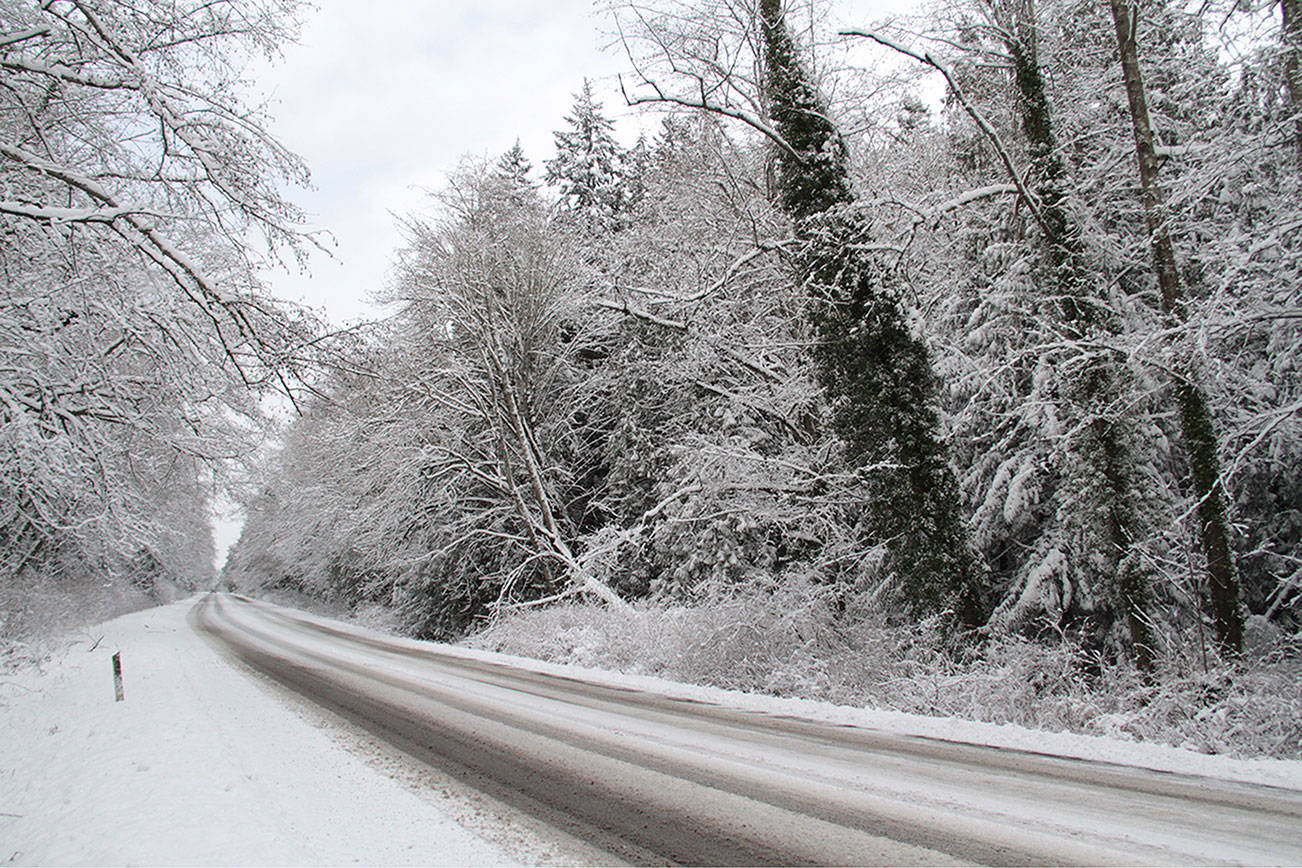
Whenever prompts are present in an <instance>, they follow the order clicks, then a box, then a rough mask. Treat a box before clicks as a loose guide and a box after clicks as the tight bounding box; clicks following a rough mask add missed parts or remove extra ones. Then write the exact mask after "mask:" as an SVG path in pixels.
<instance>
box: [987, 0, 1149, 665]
mask: <svg viewBox="0 0 1302 868" xmlns="http://www.w3.org/2000/svg"><path fill="white" fill-rule="evenodd" d="M1014 15H1015V19H1016V20H1015V21H1014V22H1012V27H1011V28H1006V30H1007V31H1008V32H1009V33H1010V38H1009V39H1008V41H1007V44H1006V47H1007V48H1008V50H1009V53H1010V54H1011V55H1012V58H1013V71H1014V81H1015V84H1016V87H1017V95H1018V106H1019V109H1020V112H1021V116H1022V131H1023V134H1024V135H1025V136H1026V141H1027V149H1028V151H1029V154H1030V158H1031V171H1030V177H1029V179H1028V185H1031V186H1034V188H1035V193H1036V196H1037V197H1038V198H1039V200H1040V214H1041V218H1042V219H1041V220H1040V223H1039V225H1040V227H1041V231H1042V233H1043V236H1042V242H1041V245H1042V248H1043V251H1044V258H1045V261H1046V264H1047V266H1048V269H1047V272H1048V273H1047V274H1044V273H1042V276H1041V279H1042V281H1043V283H1044V284H1047V285H1046V286H1045V287H1044V288H1045V289H1047V290H1048V291H1049V292H1050V293H1051V294H1052V298H1053V304H1052V305H1051V309H1052V311H1053V315H1055V318H1056V319H1057V320H1058V322H1059V323H1060V324H1061V326H1062V327H1063V329H1064V331H1065V332H1066V333H1067V335H1068V336H1069V337H1070V338H1072V339H1073V340H1078V341H1079V340H1085V339H1087V338H1089V337H1090V336H1091V334H1092V333H1093V334H1097V333H1099V332H1114V331H1115V328H1111V327H1109V324H1108V323H1107V322H1106V321H1105V320H1106V317H1105V316H1103V315H1101V314H1100V312H1099V311H1098V310H1097V309H1096V306H1095V305H1094V303H1093V300H1092V299H1091V298H1090V289H1091V286H1092V285H1093V283H1094V281H1093V280H1092V279H1091V278H1092V275H1091V274H1090V272H1089V268H1088V265H1087V263H1086V258H1085V245H1084V242H1083V241H1082V239H1081V235H1080V230H1079V227H1078V226H1077V225H1076V224H1075V221H1073V220H1072V219H1071V216H1070V214H1068V212H1067V208H1066V185H1067V180H1068V179H1067V170H1066V167H1065V166H1063V163H1062V159H1061V157H1060V156H1059V154H1058V146H1057V141H1056V138H1055V136H1054V130H1053V114H1052V110H1051V107H1050V104H1049V97H1048V93H1047V90H1046V87H1045V82H1044V75H1043V73H1042V71H1041V68H1040V62H1039V57H1038V52H1037V45H1036V42H1037V39H1036V21H1035V6H1034V3H1033V0H1021V2H1020V3H1019V4H1018V6H1017V7H1016V11H1015V12H1014ZM1071 376H1072V378H1071V380H1070V381H1069V382H1068V383H1067V396H1068V401H1069V402H1070V404H1071V407H1070V412H1071V413H1073V414H1074V415H1077V416H1079V417H1080V418H1081V419H1082V420H1088V424H1087V425H1086V426H1085V428H1084V430H1085V431H1086V432H1087V433H1086V434H1085V435H1084V442H1083V443H1082V444H1081V446H1080V447H1079V454H1080V458H1081V460H1082V461H1083V463H1084V465H1085V467H1087V468H1088V470H1087V471H1086V472H1087V473H1088V474H1090V475H1092V476H1093V477H1094V478H1095V480H1097V483H1096V484H1097V489H1098V490H1099V491H1100V495H1099V496H1098V497H1097V499H1096V500H1097V502H1096V503H1095V504H1094V506H1095V510H1096V512H1097V513H1098V514H1099V515H1100V516H1101V517H1102V519H1103V522H1102V525H1103V526H1102V528H1101V531H1102V535H1103V537H1104V539H1103V540H1102V543H1103V546H1105V547H1106V548H1107V549H1108V552H1107V564H1108V569H1109V570H1110V571H1111V573H1112V575H1109V576H1105V577H1104V581H1105V582H1108V583H1109V584H1110V585H1111V589H1112V592H1113V594H1114V595H1115V596H1114V601H1113V605H1115V606H1116V608H1117V609H1119V610H1120V611H1121V613H1122V614H1123V615H1124V617H1125V621H1126V625H1127V627H1128V629H1129V633H1130V645H1131V650H1132V652H1133V654H1134V658H1135V663H1136V665H1137V666H1138V667H1139V668H1140V669H1142V670H1145V671H1148V670H1149V669H1151V667H1152V663H1153V654H1152V634H1151V631H1150V630H1149V623H1148V616H1147V613H1146V608H1147V604H1148V598H1149V588H1148V579H1147V576H1146V575H1145V574H1144V573H1143V571H1142V570H1140V569H1139V567H1138V562H1139V558H1138V557H1136V556H1135V552H1134V549H1135V545H1136V542H1137V541H1138V539H1139V538H1140V533H1139V524H1140V519H1139V514H1138V513H1139V510H1138V509H1137V506H1136V504H1137V501H1138V497H1137V494H1136V487H1137V483H1136V480H1135V474H1134V472H1133V468H1134V455H1133V447H1132V443H1131V440H1132V438H1131V437H1130V436H1129V428H1130V426H1129V425H1128V424H1127V422H1128V420H1126V419H1121V418H1115V416H1114V414H1112V413H1110V412H1109V411H1108V408H1109V406H1110V405H1111V404H1112V403H1113V402H1114V401H1115V398H1116V397H1117V391H1118V384H1117V378H1116V376H1115V374H1114V371H1113V369H1112V367H1111V366H1110V365H1109V363H1108V360H1107V359H1106V358H1101V357H1099V356H1097V355H1091V356H1090V358H1089V359H1088V360H1087V361H1086V362H1085V365H1084V367H1083V369H1082V370H1080V371H1079V372H1077V373H1075V374H1074V375H1071Z"/></svg>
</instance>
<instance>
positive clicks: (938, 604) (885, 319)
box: [761, 0, 986, 624]
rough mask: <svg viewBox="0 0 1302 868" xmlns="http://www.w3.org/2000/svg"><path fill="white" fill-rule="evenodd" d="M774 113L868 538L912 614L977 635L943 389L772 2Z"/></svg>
mask: <svg viewBox="0 0 1302 868" xmlns="http://www.w3.org/2000/svg"><path fill="white" fill-rule="evenodd" d="M761 25H762V29H763V35H764V59H765V72H766V85H767V88H768V98H769V104H770V109H769V111H770V114H771V115H772V119H773V121H774V124H775V126H776V128H777V130H778V132H779V133H780V134H781V136H782V138H783V139H784V140H785V141H786V143H787V145H789V146H790V149H791V150H790V151H786V150H784V151H783V152H782V153H781V154H780V155H779V161H778V169H779V178H780V183H781V203H782V207H783V209H784V210H785V211H786V212H787V214H788V215H789V216H790V217H791V218H792V220H793V221H794V223H795V230H796V235H797V238H798V239H799V240H800V242H801V245H800V250H799V253H798V254H797V256H796V258H795V267H796V272H797V275H798V277H799V278H800V279H801V281H802V282H803V283H804V284H805V286H806V288H807V290H808V292H809V293H810V295H811V296H812V298H813V301H814V304H813V309H812V310H813V312H812V324H813V325H814V328H815V330H816V332H817V334H818V337H819V343H818V345H817V347H816V349H815V357H816V360H817V361H818V364H819V368H820V379H821V380H822V384H823V386H824V388H825V389H826V390H827V393H828V396H829V398H830V399H831V401H832V406H833V412H834V419H835V422H836V427H837V431H838V433H839V434H840V435H841V437H842V438H843V439H844V440H845V443H846V446H847V450H848V457H849V459H850V461H851V462H852V463H853V464H854V465H856V466H860V467H863V468H865V471H866V472H867V474H868V476H869V480H870V486H871V491H872V495H871V500H870V503H869V504H868V510H869V524H870V534H871V536H872V537H873V538H874V541H875V542H876V543H877V544H878V545H880V546H884V547H885V548H886V549H887V550H888V551H889V552H890V557H889V559H888V562H887V569H888V570H889V571H890V572H892V573H893V574H894V576H895V582H896V587H897V589H898V591H899V594H900V596H901V598H902V600H903V603H904V605H905V606H906V608H907V609H908V610H909V611H910V612H911V613H912V614H914V615H924V614H928V613H933V612H939V611H944V610H946V609H952V610H954V611H956V612H957V613H958V614H959V616H960V617H961V618H962V620H963V621H964V622H966V623H968V624H976V623H980V622H981V621H982V620H983V618H984V616H985V614H986V602H985V601H983V600H981V599H980V598H979V593H978V591H977V589H976V567H975V564H974V562H973V558H972V556H971V554H970V550H969V547H968V545H967V539H966V534H965V531H964V528H963V522H962V516H961V515H960V513H959V509H958V493H957V492H958V490H957V484H956V483H955V480H954V477H953V473H952V471H951V470H950V469H949V466H948V464H947V462H946V455H945V450H944V447H943V446H942V444H941V443H940V442H939V440H938V438H937V432H936V427H937V419H936V414H935V411H934V409H933V408H934V406H935V401H936V393H937V382H936V377H935V374H934V372H933V371H932V367H931V360H930V358H929V356H928V353H927V349H926V347H925V346H924V345H923V343H922V342H921V341H920V340H919V339H918V338H917V337H915V336H914V335H913V334H912V333H911V331H910V329H909V324H908V322H907V321H906V319H905V316H904V312H903V311H902V310H901V307H900V303H899V300H898V298H897V295H896V292H895V288H894V287H893V286H891V281H890V275H889V273H888V269H887V267H886V266H885V265H884V264H883V263H881V262H880V261H879V260H878V259H877V258H876V257H875V256H874V255H872V254H870V253H866V252H864V248H865V247H866V246H869V245H870V244H871V241H872V235H871V230H870V227H869V226H868V224H867V222H866V220H865V219H864V218H863V217H862V216H860V215H858V214H857V213H856V212H855V209H854V198H855V197H854V193H853V191H852V188H851V184H850V178H849V172H848V168H847V154H846V148H845V143H844V142H843V140H842V139H841V136H840V134H839V133H838V131H837V129H836V126H835V125H834V124H833V123H832V121H831V120H830V119H829V118H828V117H827V114H826V111H825V109H824V108H823V107H822V105H821V100H820V99H819V97H818V94H817V91H816V90H815V86H814V83H813V82H812V81H811V80H810V77H809V75H808V74H807V73H806V72H805V70H804V67H803V65H802V64H801V62H800V59H799V56H798V54H797V49H796V47H795V45H794V43H793V41H792V39H791V35H790V33H789V32H788V30H787V27H786V23H785V20H784V18H783V15H782V8H781V2H780V0H763V2H762V3H761Z"/></svg>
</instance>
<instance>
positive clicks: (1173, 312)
mask: <svg viewBox="0 0 1302 868" xmlns="http://www.w3.org/2000/svg"><path fill="white" fill-rule="evenodd" d="M1108 2H1109V5H1110V6H1111V9H1112V20H1113V23H1114V24H1115V25H1116V32H1117V48H1118V50H1119V51H1120V55H1121V75H1122V79H1123V80H1124V81H1125V85H1126V97H1127V99H1128V100H1129V103H1130V118H1131V122H1132V125H1133V127H1134V131H1135V153H1136V155H1137V157H1138V160H1139V182H1140V187H1141V192H1142V197H1143V203H1144V215H1145V218H1146V219H1147V223H1148V235H1149V243H1150V245H1151V246H1152V251H1153V266H1154V269H1155V271H1156V272H1157V284H1158V288H1159V290H1160V291H1161V297H1162V312H1163V313H1164V314H1166V316H1167V318H1168V319H1169V320H1170V321H1171V322H1172V323H1173V324H1175V323H1179V322H1181V321H1182V320H1183V319H1184V318H1185V298H1184V290H1183V288H1182V286H1181V281H1180V271H1179V269H1178V268H1177V267H1176V261H1175V246H1174V245H1173V244H1172V242H1171V235H1170V233H1169V232H1168V231H1167V229H1166V226H1165V224H1164V222H1163V217H1162V206H1163V192H1162V187H1161V185H1160V184H1159V183H1158V177H1157V173H1158V166H1157V154H1156V151H1155V150H1154V141H1153V128H1152V124H1151V122H1150V120H1149V115H1148V103H1147V100H1146V98H1145V94H1144V79H1143V77H1142V75H1141V74H1140V70H1139V55H1138V50H1137V49H1136V46H1135V32H1136V27H1137V19H1135V18H1132V17H1131V14H1130V9H1129V8H1128V6H1127V3H1126V0H1108ZM1175 380H1176V382H1175V397H1176V403H1177V404H1178V405H1179V409H1180V425H1181V429H1182V433H1183V435H1184V439H1185V447H1186V449H1187V451H1188V453H1189V465H1190V468H1191V470H1192V472H1193V483H1194V493H1195V494H1196V495H1197V496H1198V530H1199V542H1200V544H1201V546H1202V550H1203V555H1204V557H1205V558H1206V560H1207V585H1208V596H1209V600H1208V603H1209V608H1210V609H1211V616H1212V622H1213V624H1214V626H1215V630H1216V638H1217V641H1218V642H1219V643H1220V645H1221V647H1222V648H1223V649H1224V650H1225V651H1227V652H1229V653H1231V654H1237V653H1238V652H1239V651H1240V650H1242V647H1243V616H1242V614H1241V613H1240V611H1239V581H1238V576H1237V574H1236V570H1235V564H1234V555H1233V553H1232V552H1231V550H1230V534H1229V519H1228V516H1227V514H1226V508H1225V496H1224V494H1223V492H1222V487H1221V468H1220V458H1219V455H1218V450H1217V442H1216V432H1215V431H1214V429H1213V427H1212V416H1211V413H1210V411H1209V410H1208V408H1207V398H1206V396H1205V395H1204V394H1203V391H1202V389H1201V388H1200V387H1199V385H1198V382H1197V379H1196V377H1195V376H1194V371H1193V365H1192V364H1191V363H1190V362H1189V361H1188V360H1185V361H1183V362H1180V361H1177V364H1176V371H1175Z"/></svg>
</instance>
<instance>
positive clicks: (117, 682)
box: [113, 651, 122, 702]
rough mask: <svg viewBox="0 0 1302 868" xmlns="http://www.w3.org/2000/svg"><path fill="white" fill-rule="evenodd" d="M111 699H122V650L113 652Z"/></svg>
mask: <svg viewBox="0 0 1302 868" xmlns="http://www.w3.org/2000/svg"><path fill="white" fill-rule="evenodd" d="M113 699H114V701H115V702H121V701H122V652H121V651H114V652H113Z"/></svg>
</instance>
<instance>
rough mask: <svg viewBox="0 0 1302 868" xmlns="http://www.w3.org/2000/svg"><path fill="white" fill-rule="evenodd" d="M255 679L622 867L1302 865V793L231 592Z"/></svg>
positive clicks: (207, 620) (233, 637) (202, 617)
mask: <svg viewBox="0 0 1302 868" xmlns="http://www.w3.org/2000/svg"><path fill="white" fill-rule="evenodd" d="M191 618H192V622H193V623H194V625H195V626H196V627H197V628H198V629H200V630H202V631H204V632H205V633H207V634H208V635H210V636H212V637H214V638H215V639H217V640H219V641H220V643H221V644H223V645H224V646H226V647H227V648H228V649H229V650H230V651H231V652H232V653H233V654H234V655H235V656H237V657H238V658H239V659H241V660H243V661H244V662H246V663H247V664H249V665H251V666H253V667H254V668H256V669H258V670H261V671H262V672H264V673H266V674H267V675H270V676H271V677H273V678H275V679H277V680H279V681H281V682H282V683H284V684H285V685H287V686H289V687H291V688H293V689H295V690H297V691H299V692H301V693H303V694H305V695H307V696H309V697H310V698H312V699H314V700H316V701H317V702H319V703H321V704H322V705H324V706H326V707H327V708H329V709H331V710H333V711H335V712H337V713H339V714H341V715H342V716H344V717H345V718H348V719H349V720H351V721H353V722H355V723H357V724H360V725H362V726H364V727H366V728H367V729H369V730H371V731H373V732H374V733H376V734H378V735H380V736H382V737H384V738H385V739H387V740H389V741H391V742H392V743H394V744H396V745H397V746H399V747H400V748H402V749H403V750H405V751H407V752H408V753H410V754H412V755H414V756H416V757H417V758H419V759H422V760H424V761H427V762H429V763H430V764H432V765H435V766H437V767H439V768H441V769H443V770H444V771H446V772H448V773H451V774H453V775H455V776H457V777H459V778H462V779H463V780H465V781H466V782H467V783H469V784H471V785H472V786H474V787H476V788H478V789H481V790H483V791H485V792H487V793H489V794H490V795H493V796H495V797H497V798H500V799H502V800H503V801H505V802H507V803H509V804H511V805H514V806H515V807H518V808H520V809H522V810H525V811H527V812H529V813H531V814H533V815H535V816H537V817H539V818H541V819H542V820H544V821H545V822H547V823H549V824H552V825H554V826H556V827H558V828H560V829H562V830H564V831H565V832H568V833H569V834H572V835H575V836H576V837H579V838H582V839H584V840H586V841H589V842H590V843H592V844H593V845H594V846H596V847H598V848H600V849H601V850H603V851H605V852H607V853H609V854H610V855H611V857H612V858H613V859H620V860H624V861H628V862H634V863H646V862H650V863H663V862H666V861H668V862H681V863H695V864H703V863H705V864H709V863H713V864H897V865H903V864H954V863H973V862H975V863H981V864H1098V865H1106V864H1170V863H1177V864H1205V863H1211V864H1225V863H1229V864H1302V793H1298V792H1296V791H1291V790H1283V789H1274V788H1269V787H1259V786H1251V785H1247V784H1236V783H1229V782H1223V781H1216V780H1211V779H1206V778H1199V777H1191V776H1183V775H1176V774H1169V773H1156V772H1149V771H1145V770H1142V769H1133V768H1127V767H1123V766H1113V765H1107V764H1101V763H1090V762H1085V761H1081V760H1070V759H1061V758H1056V757H1048V756H1043V755H1038V754H1033V753H1025V752H1018V751H1010V750H1001V749H995V748H986V747H977V746H972V745H964V744H957V743H951V742H945V741H936V740H930V739H922V738H912V737H907V736H900V735H893V734H889V733H881V732H875V731H873V730H867V729H861V728H857V727H842V726H835V725H829V724H822V723H816V722H811V721H802V720H796V719H791V718H784V717H780V716H774V715H766V714H758V713H754V712H747V711H740V710H733V709H729V708H725V707H721V706H716V705H711V704H706V703H699V702H692V701H690V700H684V699H676V698H670V697H665V696H658V695H655V694H651V693H643V692H639V691H634V690H627V689H620V688H616V687H611V686H602V685H597V684H591V683H588V682H586V681H582V680H578V679H574V678H564V677H560V676H556V675H549V674H543V673H539V672H535V671H528V670H523V669H516V668H513V667H510V666H506V665H503V664H500V663H494V662H489V661H484V660H477V659H473V658H467V657H465V656H462V655H459V654H451V653H447V652H445V651H442V650H440V649H439V646H435V645H428V646H423V645H421V644H419V643H414V642H411V641H409V640H401V639H393V640H389V639H386V638H382V637H380V636H377V635H376V634H373V633H370V632H368V631H364V630H360V629H354V628H350V627H347V626H345V625H342V624H334V623H331V622H324V621H322V620H321V619H316V618H311V617H305V616H299V615H297V614H295V613H293V612H292V611H291V610H286V609H282V608H279V607H272V606H267V605H265V604H260V603H255V602H252V601H246V600H243V599H241V598H236V597H231V596H225V595H223V596H216V595H214V596H209V597H206V598H205V599H204V600H203V601H202V602H200V603H199V604H198V605H197V606H196V607H195V609H194V611H193V612H192V615H191Z"/></svg>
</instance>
